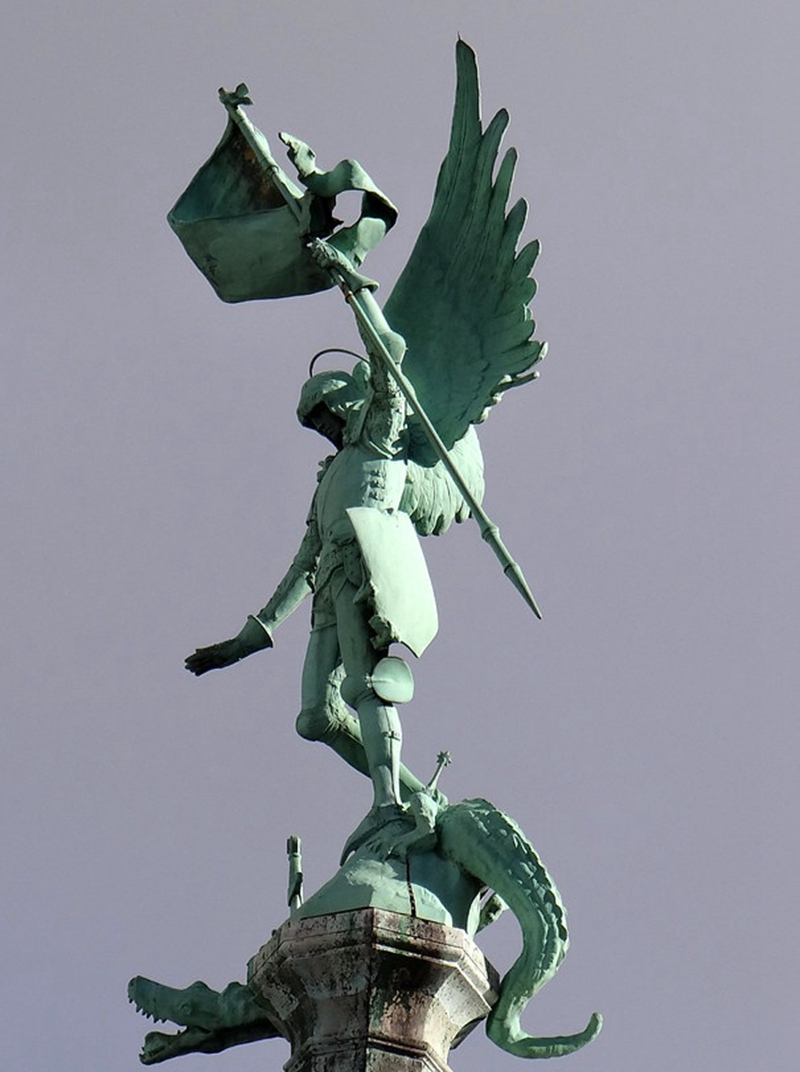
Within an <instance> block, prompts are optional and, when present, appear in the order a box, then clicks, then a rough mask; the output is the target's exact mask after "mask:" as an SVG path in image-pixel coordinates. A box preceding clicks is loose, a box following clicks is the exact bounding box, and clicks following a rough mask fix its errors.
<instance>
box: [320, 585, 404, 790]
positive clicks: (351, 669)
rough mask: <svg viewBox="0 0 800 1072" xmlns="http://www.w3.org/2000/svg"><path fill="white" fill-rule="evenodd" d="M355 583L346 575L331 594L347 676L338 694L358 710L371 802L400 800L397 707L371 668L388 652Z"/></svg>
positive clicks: (398, 720)
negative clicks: (377, 642) (375, 638)
mask: <svg viewBox="0 0 800 1072" xmlns="http://www.w3.org/2000/svg"><path fill="white" fill-rule="evenodd" d="M356 592H357V589H356V588H355V586H354V585H353V584H351V583H350V582H349V581H347V582H345V583H343V584H342V585H341V586H340V587H339V589H338V591H337V592H336V595H335V607H336V627H337V633H338V637H339V648H340V650H341V653H342V661H343V663H344V668H345V673H346V678H345V680H344V682H343V686H342V695H343V697H344V699H345V700H346V701H347V703H349V704H350V706H351V707H354V708H355V709H356V712H357V714H358V725H359V728H360V730H361V740H362V741H363V744H364V751H365V752H366V757H367V764H368V766H369V775H370V778H371V779H372V785H373V790H374V794H375V799H374V805H375V807H382V806H383V805H386V804H399V803H400V801H401V799H402V798H401V794H400V747H401V744H402V728H401V725H400V716H399V715H398V713H397V708H396V707H394V705H393V704H389V703H386V702H384V701H383V700H381V699H380V697H378V696H377V695H376V694H375V692H374V690H373V688H372V672H373V670H374V669H375V666H376V665H377V663H378V661H379V660H380V659H381V658H382V657H383V656H384V655H385V654H386V652H385V651H376V650H375V648H374V647H373V644H372V630H371V629H370V626H369V620H368V613H369V611H368V610H367V608H366V607H365V606H364V605H363V604H358V603H356V602H355V596H356Z"/></svg>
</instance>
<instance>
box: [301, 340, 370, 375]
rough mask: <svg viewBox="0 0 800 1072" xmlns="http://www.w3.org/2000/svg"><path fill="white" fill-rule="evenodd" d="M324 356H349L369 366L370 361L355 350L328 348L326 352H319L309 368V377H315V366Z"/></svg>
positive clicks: (337, 347)
mask: <svg viewBox="0 0 800 1072" xmlns="http://www.w3.org/2000/svg"><path fill="white" fill-rule="evenodd" d="M323 354H349V355H350V357H354V358H355V359H356V360H357V361H363V362H365V364H369V361H368V360H367V358H366V357H364V356H363V354H357V353H356V352H355V350H343V349H342V348H341V346H328V347H327V348H326V349H325V350H317V352H316V353H315V354H314V356H313V357H312V358H311V361H310V363H309V366H308V375H309V377H311V376H313V375H314V365H316V363H317V358H319V357H322V355H323Z"/></svg>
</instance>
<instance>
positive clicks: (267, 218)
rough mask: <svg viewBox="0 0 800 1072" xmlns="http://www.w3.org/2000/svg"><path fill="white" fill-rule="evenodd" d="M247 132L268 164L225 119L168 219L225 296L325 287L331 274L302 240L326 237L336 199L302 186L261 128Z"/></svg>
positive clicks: (276, 295)
mask: <svg viewBox="0 0 800 1072" xmlns="http://www.w3.org/2000/svg"><path fill="white" fill-rule="evenodd" d="M250 130H251V132H252V135H251V136H252V137H253V138H254V139H255V140H256V143H257V148H258V150H259V151H260V152H259V155H260V156H261V158H262V160H263V159H266V160H268V161H269V167H268V168H265V167H264V166H263V164H262V163H261V161H259V159H258V158H257V155H256V152H255V151H254V149H253V147H252V146H251V145H249V144H248V142H247V140H246V139H245V137H244V135H243V134H242V132H241V130H240V129H239V128H238V126H237V125H236V124H235V123H234V122H232V121H231V120H230V119H229V121H228V125H227V127H226V129H225V133H224V134H223V136H222V140H221V141H220V143H219V145H218V146H217V147H216V149H215V150H214V152H213V153H212V155H211V156H210V157H209V159H208V160H207V161H206V163H205V164H203V166H202V167H201V168H200V170H199V171H198V172H197V174H196V175H195V177H194V178H193V179H192V181H191V182H190V183H189V185H188V187H187V188H186V190H184V192H183V193H182V194H181V196H180V197H179V198H178V200H177V201H176V203H175V205H174V207H173V208H172V209H171V211H170V212H169V213H168V215H167V221H168V223H169V225H170V227H171V228H172V230H173V231H174V232H175V234H176V235H177V236H178V238H179V239H180V240H181V243H182V244H183V248H184V249H185V250H186V252H187V253H188V254H189V256H190V257H191V259H192V260H193V261H194V263H195V264H196V265H197V267H198V268H199V269H200V271H201V272H202V273H203V275H204V276H205V277H206V279H207V280H208V281H209V283H210V284H211V286H212V287H213V288H214V290H215V291H216V293H217V295H218V297H220V298H221V299H222V300H223V301H225V302H242V301H252V300H254V299H260V298H285V297H290V296H292V295H295V294H313V293H314V292H316V291H319V290H327V289H329V288H330V287H331V286H332V285H333V284H332V280H331V277H330V275H329V273H327V272H323V271H322V270H321V269H320V268H319V267H318V266H317V265H316V264H315V262H314V261H313V259H312V257H311V253H310V252H309V250H308V248H307V243H308V241H309V239H311V238H324V237H326V236H327V235H329V234H330V233H331V231H332V230H333V228H334V226H335V224H336V223H337V222H338V221H336V220H334V218H333V215H332V209H333V204H334V199H333V198H324V197H319V196H317V195H314V194H312V193H310V192H308V191H306V192H305V193H303V192H302V191H301V190H299V189H298V188H297V186H295V184H294V183H293V182H292V181H291V179H289V178H288V176H287V175H285V174H284V172H283V171H282V170H281V168H280V167H279V166H278V165H277V164H276V163H275V161H274V160H273V158H272V155H271V153H270V148H269V143H268V141H267V139H266V138H265V137H264V135H263V134H262V133H261V131H260V130H258V129H257V128H256V127H253V126H251V127H250ZM289 198H291V199H292V201H293V202H294V205H293V206H292V207H290V205H289V203H288V199H289Z"/></svg>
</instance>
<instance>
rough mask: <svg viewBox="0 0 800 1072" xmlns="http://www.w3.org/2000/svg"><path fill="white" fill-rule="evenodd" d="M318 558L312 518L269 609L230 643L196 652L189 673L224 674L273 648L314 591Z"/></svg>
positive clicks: (252, 617) (190, 659) (188, 664)
mask: <svg viewBox="0 0 800 1072" xmlns="http://www.w3.org/2000/svg"><path fill="white" fill-rule="evenodd" d="M318 557H319V536H318V533H317V526H316V521H315V519H314V518H313V516H312V517H311V518H309V524H308V527H307V529H306V533H305V536H304V537H303V542H302V543H301V544H300V550H299V551H298V552H297V554H296V555H295V557H294V560H293V562H292V564H291V566H290V567H289V569H288V570H287V572H286V575H285V576H284V578H283V580H282V581H281V582H280V584H279V585H278V587H277V588H276V589H275V592H274V594H273V595H272V597H271V598H270V600H269V601H268V602H267V604H266V606H264V607H262V609H261V610H260V611H259V612H258V614H255V615H253V614H251V615H249V617H248V619H247V621H246V622H245V623H244V626H243V627H242V628H241V630H240V631H239V633H237V635H236V636H235V637H232V638H231V639H230V640H222V641H220V643H219V644H211V645H210V646H209V647H207V648H197V650H196V651H195V652H194V653H193V654H192V655H189V656H188V658H187V659H186V669H187V670H189V671H190V673H192V674H194V675H195V676H196V677H200V675H201V674H205V673H208V671H209V670H222V669H223V668H224V667H226V666H233V664H234V663H238V662H240V661H241V660H242V659H246V658H247V656H248V655H253V654H254V653H255V652H257V651H263V650H264V648H271V647H272V634H273V632H274V630H275V629H276V628H277V627H278V626H279V625H280V624H281V622H283V621H285V620H286V619H287V618H288V617H289V615H290V614H291V613H292V612H293V611H295V610H297V608H298V607H299V606H300V604H301V603H302V602H303V600H304V599H305V598H306V596H307V595H308V594H309V593H310V592H311V591H313V583H314V571H315V569H316V565H317V559H318Z"/></svg>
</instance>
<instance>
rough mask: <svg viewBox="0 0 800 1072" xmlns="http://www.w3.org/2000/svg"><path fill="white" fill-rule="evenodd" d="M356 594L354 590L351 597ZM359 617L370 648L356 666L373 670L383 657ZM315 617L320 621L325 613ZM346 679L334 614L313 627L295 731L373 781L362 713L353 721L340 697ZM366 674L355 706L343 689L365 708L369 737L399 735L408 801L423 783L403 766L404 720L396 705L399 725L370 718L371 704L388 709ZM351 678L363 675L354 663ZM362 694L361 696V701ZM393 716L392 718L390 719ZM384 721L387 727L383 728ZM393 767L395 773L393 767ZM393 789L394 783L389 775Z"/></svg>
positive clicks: (378, 747) (377, 748)
mask: <svg viewBox="0 0 800 1072" xmlns="http://www.w3.org/2000/svg"><path fill="white" fill-rule="evenodd" d="M354 591H355V590H354V589H353V593H354ZM350 611H353V612H356V611H357V608H355V607H353V603H352V594H351V596H350V603H349V609H348V608H347V607H345V608H344V613H345V614H349V613H350ZM358 616H359V617H360V618H361V619H362V620H361V622H360V623H359V625H358V629H359V631H361V630H362V629H367V645H368V649H367V650H366V652H365V656H364V657H363V658H362V660H361V662H358V665H359V666H362V665H363V666H369V667H370V671H371V670H372V669H374V666H375V664H376V663H377V661H378V659H379V658H380V657H381V653H378V652H375V651H374V650H373V649H372V645H371V643H370V642H369V630H368V626H367V625H366V623H365V622H364V621H363V614H361V612H358ZM317 617H318V618H322V615H318V616H317ZM344 675H345V665H344V663H343V662H342V653H341V651H340V647H339V630H338V628H337V624H336V620H335V619H334V617H333V615H331V617H330V620H329V621H328V622H327V623H326V621H325V619H324V618H322V622H321V623H318V624H316V625H315V628H314V630H313V632H312V633H311V637H310V639H309V643H308V650H307V652H306V658H305V663H304V664H303V678H302V689H301V711H300V714H299V715H298V716H297V722H296V728H297V732H298V733H299V734H300V736H301V737H303V738H305V739H306V740H308V741H322V743H323V744H326V745H327V746H328V747H329V748H332V749H333V751H334V752H336V754H337V755H338V756H340V757H341V758H342V759H343V760H344V761H345V762H346V763H348V764H349V765H350V766H351V767H353V768H354V769H355V770H357V771H360V772H361V774H366V775H367V776H368V777H371V772H370V767H369V763H368V761H367V753H366V751H365V745H364V742H363V735H362V726H361V725H360V724H359V723H360V715H359V719H356V718H354V717H353V715H351V714H350V712H349V711H348V710H347V707H346V705H345V702H344V699H343V698H342V692H341V687H342V682H343V679H344ZM367 676H368V674H367V673H366V672H365V671H363V670H362V672H361V675H360V683H361V684H360V686H359V687H357V690H356V693H355V694H354V695H353V700H356V701H357V702H356V703H353V702H352V700H351V699H350V693H349V692H348V689H347V687H345V692H346V693H348V696H347V699H348V702H349V703H351V705H352V706H353V707H354V709H359V710H363V712H364V720H365V722H366V723H367V726H368V729H367V733H368V734H369V732H370V730H373V731H377V733H378V735H380V734H381V732H382V730H385V731H387V732H390V733H395V732H396V734H397V738H396V746H395V748H396V752H397V760H398V765H399V766H398V770H399V781H400V795H401V796H402V797H403V798H404V799H407V798H408V797H410V796H412V795H413V794H414V793H418V792H419V791H420V790H421V789H422V788H423V785H422V782H421V781H420V780H419V778H417V777H416V775H414V774H412V773H411V771H409V770H408V769H407V768H406V767H404V766H403V765H402V764H400V763H399V755H400V719H399V717H397V711H396V710H395V708H393V707H392V708H390V710H391V711H392V712H393V714H394V720H396V725H390V724H389V722H388V720H386V719H384V718H383V717H382V714H381V713H379V712H378V711H377V710H376V711H375V712H374V717H373V716H372V715H369V714H368V708H370V707H371V706H372V707H376V708H377V707H385V706H386V705H383V704H381V703H380V701H379V700H378V698H377V697H376V696H375V694H374V692H372V690H371V689H370V688H369V687H368V685H367V680H366V679H367ZM352 677H353V680H355V681H356V682H357V681H358V680H359V676H358V675H357V674H356V673H355V665H354V674H353V675H352ZM362 692H363V696H360V697H359V694H360V693H362ZM389 718H390V719H391V716H389ZM384 722H386V723H387V724H386V725H385V726H382V723H384ZM373 736H374V733H373ZM370 748H371V751H372V752H373V753H379V752H380V753H382V752H383V751H384V750H385V749H384V744H383V741H381V740H379V741H376V742H373V743H372V744H371V746H370ZM389 769H390V770H391V763H390V766H389ZM389 785H391V776H390V779H389ZM390 799H395V798H390Z"/></svg>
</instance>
